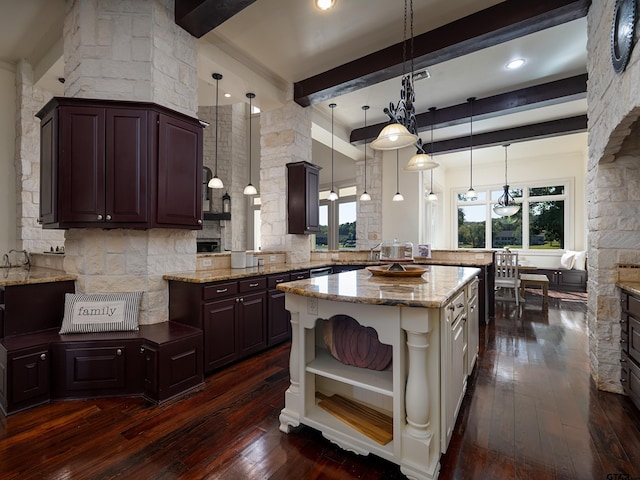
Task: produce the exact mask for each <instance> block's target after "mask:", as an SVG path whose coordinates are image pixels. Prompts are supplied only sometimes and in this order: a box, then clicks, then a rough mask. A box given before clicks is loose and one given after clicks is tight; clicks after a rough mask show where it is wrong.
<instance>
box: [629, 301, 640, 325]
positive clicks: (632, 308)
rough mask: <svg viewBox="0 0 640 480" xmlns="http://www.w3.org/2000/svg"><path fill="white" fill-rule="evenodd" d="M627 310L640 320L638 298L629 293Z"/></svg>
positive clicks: (639, 302)
mask: <svg viewBox="0 0 640 480" xmlns="http://www.w3.org/2000/svg"><path fill="white" fill-rule="evenodd" d="M627 308H628V310H629V313H630V314H631V315H633V316H634V317H636V318H637V319H639V320H640V300H638V299H637V298H636V297H632V296H631V295H629V304H628V307H627Z"/></svg>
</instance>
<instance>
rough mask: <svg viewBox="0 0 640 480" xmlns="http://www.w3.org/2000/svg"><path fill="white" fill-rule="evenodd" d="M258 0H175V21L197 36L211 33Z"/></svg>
mask: <svg viewBox="0 0 640 480" xmlns="http://www.w3.org/2000/svg"><path fill="white" fill-rule="evenodd" d="M255 1H256V0H175V22H176V25H178V26H180V27H182V28H184V29H185V30H186V31H187V32H189V33H190V34H191V35H193V36H194V37H196V38H200V37H202V36H203V35H204V34H206V33H209V32H210V31H211V30H213V29H214V28H216V27H217V26H218V25H221V24H222V23H224V22H226V21H227V20H229V19H230V18H231V17H233V16H234V15H235V14H236V13H238V12H239V11H241V10H243V9H245V8H246V7H248V6H249V5H251V4H252V3H253V2H255Z"/></svg>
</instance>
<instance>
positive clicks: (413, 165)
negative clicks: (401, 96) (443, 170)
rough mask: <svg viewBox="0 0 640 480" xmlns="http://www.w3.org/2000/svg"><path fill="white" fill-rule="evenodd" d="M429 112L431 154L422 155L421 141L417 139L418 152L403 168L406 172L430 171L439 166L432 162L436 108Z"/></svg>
mask: <svg viewBox="0 0 640 480" xmlns="http://www.w3.org/2000/svg"><path fill="white" fill-rule="evenodd" d="M429 111H430V112H431V154H430V155H427V154H426V153H424V149H423V148H422V139H420V138H419V139H418V143H417V144H416V146H417V147H418V151H417V152H416V154H415V155H414V156H413V157H411V159H410V160H409V163H407V165H406V166H405V167H404V170H405V171H407V172H417V171H420V170H432V169H434V168H436V167H439V166H440V165H439V164H437V163H436V162H434V161H433V124H434V123H435V111H436V107H431V108H429Z"/></svg>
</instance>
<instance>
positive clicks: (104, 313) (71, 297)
mask: <svg viewBox="0 0 640 480" xmlns="http://www.w3.org/2000/svg"><path fill="white" fill-rule="evenodd" d="M141 298H142V292H127V293H94V294H91V295H85V294H80V293H67V294H65V302H64V318H63V320H62V327H61V328H60V332H59V333H95V332H129V331H137V330H138V311H139V309H140V299H141Z"/></svg>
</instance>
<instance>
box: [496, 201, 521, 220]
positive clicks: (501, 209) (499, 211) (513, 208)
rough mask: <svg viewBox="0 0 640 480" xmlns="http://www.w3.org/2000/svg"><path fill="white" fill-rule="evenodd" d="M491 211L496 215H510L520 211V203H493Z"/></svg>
mask: <svg viewBox="0 0 640 480" xmlns="http://www.w3.org/2000/svg"><path fill="white" fill-rule="evenodd" d="M493 211H494V212H495V214H496V215H500V216H501V217H510V216H511V215H514V214H516V213H518V212H519V211H520V205H517V204H515V203H514V204H511V205H499V204H497V205H495V206H494V207H493Z"/></svg>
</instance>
